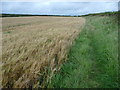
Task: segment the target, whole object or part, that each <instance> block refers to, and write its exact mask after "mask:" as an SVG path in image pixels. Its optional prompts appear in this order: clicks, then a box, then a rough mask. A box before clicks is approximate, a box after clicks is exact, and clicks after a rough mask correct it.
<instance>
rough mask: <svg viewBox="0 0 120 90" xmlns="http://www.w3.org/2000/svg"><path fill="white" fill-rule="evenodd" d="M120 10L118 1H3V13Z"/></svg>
mask: <svg viewBox="0 0 120 90" xmlns="http://www.w3.org/2000/svg"><path fill="white" fill-rule="evenodd" d="M107 11H118V3H117V2H2V13H8V14H40V15H42V14H45V15H85V14H89V13H99V12H107Z"/></svg>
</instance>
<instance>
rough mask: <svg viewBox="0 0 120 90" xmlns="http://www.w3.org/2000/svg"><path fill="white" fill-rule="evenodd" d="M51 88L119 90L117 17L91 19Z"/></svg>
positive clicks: (56, 74) (90, 17) (55, 76)
mask: <svg viewBox="0 0 120 90" xmlns="http://www.w3.org/2000/svg"><path fill="white" fill-rule="evenodd" d="M51 81H52V82H51V83H50V84H49V86H48V87H52V88H53V87H54V88H63V87H64V88H117V87H118V26H117V21H116V19H115V17H114V16H112V17H111V16H94V17H93V16H88V17H86V26H85V28H84V30H83V31H82V32H81V33H80V35H79V37H78V38H77V39H76V41H75V43H74V45H73V46H72V47H71V50H70V52H69V55H68V61H67V62H65V63H64V64H63V66H62V68H61V70H60V71H59V72H57V73H55V75H54V76H53V78H52V80H51Z"/></svg>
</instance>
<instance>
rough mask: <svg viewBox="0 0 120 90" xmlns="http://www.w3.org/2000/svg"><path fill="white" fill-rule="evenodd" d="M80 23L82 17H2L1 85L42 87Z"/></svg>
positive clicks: (61, 58) (69, 45) (64, 52)
mask: <svg viewBox="0 0 120 90" xmlns="http://www.w3.org/2000/svg"><path fill="white" fill-rule="evenodd" d="M84 24H85V19H84V18H82V17H49V16H33V17H6V18H3V19H2V26H3V29H2V30H3V31H2V62H3V67H2V74H3V75H2V78H3V80H2V86H3V87H12V88H25V87H26V88H27V87H41V88H42V87H46V86H45V85H46V84H47V82H50V80H51V78H52V75H53V74H54V72H56V71H57V70H59V69H60V67H61V65H62V63H63V62H65V61H66V60H67V54H68V51H69V49H70V47H71V45H72V43H74V39H75V38H76V37H77V36H78V35H79V33H80V31H81V30H82V28H83V26H84Z"/></svg>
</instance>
